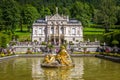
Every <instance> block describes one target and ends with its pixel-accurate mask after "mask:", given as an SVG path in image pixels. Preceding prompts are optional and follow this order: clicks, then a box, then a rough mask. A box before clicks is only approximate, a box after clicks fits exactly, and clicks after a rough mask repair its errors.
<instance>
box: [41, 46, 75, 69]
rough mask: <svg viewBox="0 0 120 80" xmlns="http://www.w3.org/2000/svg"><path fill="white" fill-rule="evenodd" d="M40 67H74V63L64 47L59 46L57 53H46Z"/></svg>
mask: <svg viewBox="0 0 120 80" xmlns="http://www.w3.org/2000/svg"><path fill="white" fill-rule="evenodd" d="M41 67H46V68H57V67H74V64H73V62H72V60H71V57H70V55H69V54H68V52H67V50H66V49H65V47H64V46H61V47H60V51H59V52H58V54H47V55H46V56H45V57H44V60H43V63H42V64H41Z"/></svg>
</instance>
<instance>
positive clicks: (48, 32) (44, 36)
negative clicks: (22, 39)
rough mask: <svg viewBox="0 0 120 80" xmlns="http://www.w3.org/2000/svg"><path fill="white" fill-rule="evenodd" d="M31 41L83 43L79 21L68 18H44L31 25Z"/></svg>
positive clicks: (58, 16)
mask: <svg viewBox="0 0 120 80" xmlns="http://www.w3.org/2000/svg"><path fill="white" fill-rule="evenodd" d="M32 28H33V32H32V41H34V40H37V41H39V42H41V41H46V42H47V41H51V42H52V43H53V44H60V43H63V42H64V41H65V40H66V41H67V42H69V41H72V42H76V40H78V41H83V27H82V24H81V22H80V21H78V20H75V19H69V16H60V15H59V14H58V13H57V12H56V14H55V15H52V16H46V17H45V19H38V20H36V21H35V22H34V23H33V26H32Z"/></svg>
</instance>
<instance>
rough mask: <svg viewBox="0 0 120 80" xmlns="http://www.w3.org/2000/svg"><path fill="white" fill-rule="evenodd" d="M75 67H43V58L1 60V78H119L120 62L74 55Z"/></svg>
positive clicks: (57, 79)
mask: <svg viewBox="0 0 120 80" xmlns="http://www.w3.org/2000/svg"><path fill="white" fill-rule="evenodd" d="M72 59H73V61H74V63H75V67H73V68H68V69H67V68H41V66H40V64H41V63H42V60H43V58H41V57H40V58H39V57H31V58H27V57H25V58H22V57H18V58H12V59H9V60H5V61H2V62H0V80H119V79H120V76H119V73H120V64H119V63H115V62H112V61H107V60H104V59H99V58H95V57H72Z"/></svg>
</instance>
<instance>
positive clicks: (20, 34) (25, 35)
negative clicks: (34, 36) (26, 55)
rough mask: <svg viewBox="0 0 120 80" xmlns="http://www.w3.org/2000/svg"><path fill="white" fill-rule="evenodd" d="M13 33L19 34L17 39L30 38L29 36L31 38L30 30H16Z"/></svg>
mask: <svg viewBox="0 0 120 80" xmlns="http://www.w3.org/2000/svg"><path fill="white" fill-rule="evenodd" d="M15 34H16V35H18V36H19V41H24V40H30V38H31V32H26V31H23V32H19V31H17V32H15Z"/></svg>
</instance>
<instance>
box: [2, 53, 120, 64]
mask: <svg viewBox="0 0 120 80" xmlns="http://www.w3.org/2000/svg"><path fill="white" fill-rule="evenodd" d="M45 55H46V54H17V55H12V56H6V57H0V61H2V60H8V59H11V58H16V57H44V56H45ZM70 55H71V56H72V57H97V58H102V59H107V60H111V61H114V62H119V63H120V58H118V57H111V56H105V55H100V54H70Z"/></svg>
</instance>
